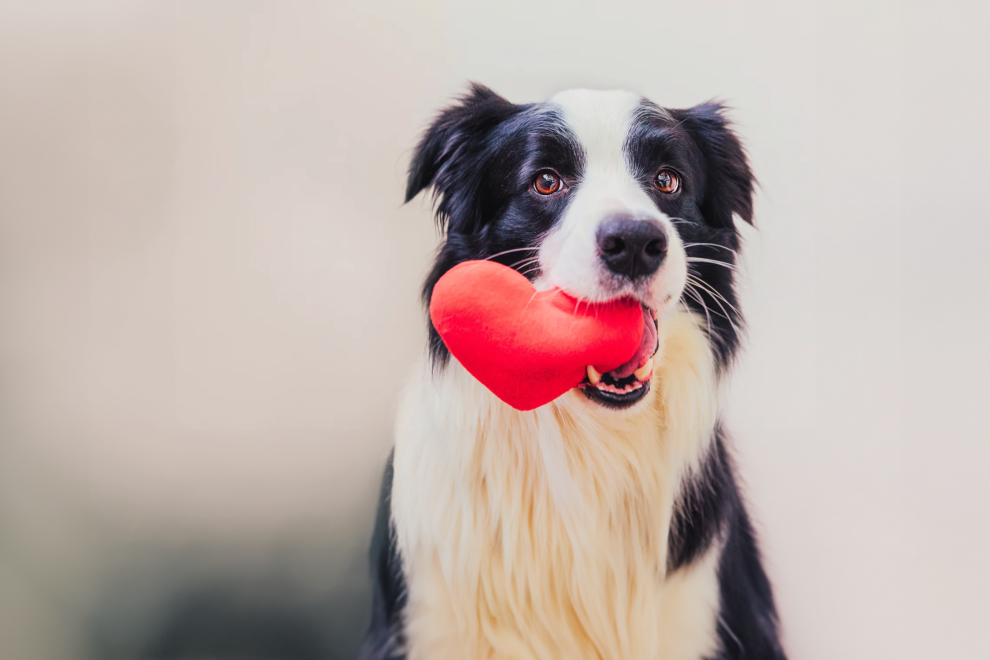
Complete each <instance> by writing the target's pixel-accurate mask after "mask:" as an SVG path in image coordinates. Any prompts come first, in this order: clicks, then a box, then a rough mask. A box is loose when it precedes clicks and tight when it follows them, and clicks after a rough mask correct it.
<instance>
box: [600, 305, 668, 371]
mask: <svg viewBox="0 0 990 660" xmlns="http://www.w3.org/2000/svg"><path fill="white" fill-rule="evenodd" d="M656 348H657V326H656V325H654V323H653V317H652V316H650V313H649V312H648V311H646V308H645V307H644V308H643V340H642V341H641V342H640V343H639V350H638V351H636V355H634V356H632V359H630V360H629V362H626V363H625V364H624V365H622V366H621V367H619V368H618V369H613V370H612V371H611V372H610V373H611V374H612V377H613V378H615V379H616V380H618V379H620V378H628V377H629V376H631V375H632V373H633V372H634V371H636V370H637V369H639V368H640V367H641V366H643V365H644V364H646V361H647V360H648V359H649V358H650V356H651V355H653V352H654V351H656Z"/></svg>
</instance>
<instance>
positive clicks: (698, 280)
mask: <svg viewBox="0 0 990 660" xmlns="http://www.w3.org/2000/svg"><path fill="white" fill-rule="evenodd" d="M687 275H688V277H689V278H690V279H691V280H693V281H694V282H695V283H697V284H700V285H701V286H703V287H705V289H707V290H708V291H710V292H711V294H712V296H713V297H715V298H718V299H721V300H722V302H724V303H725V304H726V305H728V306H729V308H730V309H731V310H732V311H733V312H735V313H736V316H739V317H742V312H740V311H739V310H738V309H737V308H736V307H735V306H733V304H732V303H730V302H729V301H728V300H726V299H725V296H723V295H722V294H721V293H719V292H718V291H716V290H715V288H714V287H712V285H710V284H708V282H705V281H704V280H702V279H701V278H700V277H699V276H698V274H697V273H692V272H691V271H690V270H689V271H688V274H687ZM716 302H717V301H716Z"/></svg>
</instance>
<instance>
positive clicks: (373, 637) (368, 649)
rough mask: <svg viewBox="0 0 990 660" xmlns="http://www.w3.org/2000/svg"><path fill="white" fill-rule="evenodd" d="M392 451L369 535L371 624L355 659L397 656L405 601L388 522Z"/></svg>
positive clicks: (397, 658)
mask: <svg viewBox="0 0 990 660" xmlns="http://www.w3.org/2000/svg"><path fill="white" fill-rule="evenodd" d="M392 456H393V455H392V454H389V457H388V462H387V463H386V465H385V473H384V474H383V475H382V488H381V494H380V496H379V499H378V513H377V515H376V519H375V530H374V532H373V534H372V538H371V550H370V552H369V559H370V560H371V580H372V590H373V591H372V613H371V626H370V627H369V629H368V633H367V635H366V636H365V640H364V644H363V645H362V647H361V653H360V654H359V656H358V657H359V660H401V659H402V658H403V654H402V652H401V647H402V639H401V637H402V631H401V615H402V609H403V607H405V602H406V581H405V576H404V575H403V572H402V562H401V559H400V557H399V551H398V548H397V547H396V543H395V533H394V530H393V526H392V475H393V468H392Z"/></svg>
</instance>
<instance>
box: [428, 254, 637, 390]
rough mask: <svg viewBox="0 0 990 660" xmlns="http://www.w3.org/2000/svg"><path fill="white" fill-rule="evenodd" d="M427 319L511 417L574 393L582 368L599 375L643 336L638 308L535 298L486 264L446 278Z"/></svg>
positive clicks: (563, 296)
mask: <svg viewBox="0 0 990 660" xmlns="http://www.w3.org/2000/svg"><path fill="white" fill-rule="evenodd" d="M430 319H431V320H432V321H433V326H434V327H435V328H436V330H437V332H438V333H439V334H440V337H441V338H442V339H443V342H444V344H446V346H447V348H448V349H449V350H450V352H451V354H453V356H454V357H455V358H457V360H458V361H459V362H460V363H461V364H462V365H463V366H464V368H465V369H467V370H468V371H469V372H470V373H471V375H473V376H474V377H475V378H477V379H478V381H480V382H481V383H482V384H484V385H485V386H486V387H487V388H488V389H489V390H491V391H492V393H493V394H495V396H497V397H498V398H500V399H501V400H502V401H505V402H506V403H507V404H509V405H510V406H512V407H513V408H516V409H517V410H532V409H533V408H538V407H539V406H542V405H544V404H546V403H549V402H550V401H553V400H554V399H556V398H557V397H558V396H560V395H561V394H564V393H565V392H567V390H569V389H571V388H573V387H577V386H578V385H579V384H580V383H581V381H582V380H584V376H585V373H587V367H588V365H591V366H593V367H595V368H596V369H597V370H598V372H599V373H606V372H608V371H611V370H613V369H616V368H618V367H619V366H621V365H623V364H625V363H626V362H628V361H629V360H630V359H631V358H632V357H633V356H634V355H635V354H636V352H637V349H639V346H640V342H641V340H642V339H643V334H644V324H643V310H642V307H641V305H640V304H639V303H638V302H635V301H633V300H630V299H622V300H618V301H614V302H609V303H604V304H591V303H588V302H585V301H579V300H577V299H575V298H573V297H572V296H570V295H568V294H567V293H565V292H564V291H562V290H561V289H551V290H548V291H537V290H536V289H535V288H534V287H533V285H532V283H531V282H530V281H529V280H528V279H526V277H525V276H523V275H522V274H520V273H519V272H517V271H515V270H513V269H511V268H509V267H507V266H503V265H502V264H498V263H495V262H493V261H466V262H464V263H461V264H458V265H457V266H455V267H453V268H451V269H450V270H449V271H447V273H446V274H444V275H443V277H441V278H440V280H439V281H438V282H437V283H436V286H435V287H434V289H433V296H432V297H431V299H430ZM653 341H654V342H655V341H656V340H655V338H653Z"/></svg>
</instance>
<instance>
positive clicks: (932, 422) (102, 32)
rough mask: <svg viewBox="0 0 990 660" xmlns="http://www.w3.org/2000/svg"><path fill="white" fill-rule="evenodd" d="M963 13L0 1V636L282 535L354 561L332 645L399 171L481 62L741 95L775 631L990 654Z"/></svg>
mask: <svg viewBox="0 0 990 660" xmlns="http://www.w3.org/2000/svg"><path fill="white" fill-rule="evenodd" d="M988 34H990V3H987V2H965V3H964V2H954V3H932V2H927V3H922V2H916V3H908V2H890V3H878V2H804V3H783V2H760V3H744V2H711V3H687V2H669V3H668V2H643V3H631V2H612V3H579V2H556V1H555V0H545V1H544V2H540V3H524V2H515V1H513V2H501V3H495V4H493V5H491V6H482V5H481V4H474V3H455V2H449V3H443V2H428V3H417V2H403V1H385V2H381V1H380V2H373V3H357V2H354V3H349V4H344V3H334V2H331V3H325V2H324V3H318V2H304V1H298V2H274V1H273V2H257V1H250V2H249V1H246V0H237V1H234V0H230V1H227V2H215V1H198V2H151V3H136V2H129V1H124V0H120V1H116V2H112V1H109V0H101V1H99V2H89V3H86V4H82V3H74V2H67V3H51V2H35V1H30V2H29V1H26V0H24V1H20V2H18V1H17V0H4V1H3V2H0V657H3V658H5V659H6V658H10V659H11V660H13V659H15V658H16V659H18V660H20V659H24V660H34V659H35V658H37V659H39V660H48V659H57V658H75V657H84V656H86V655H87V654H94V653H95V654H96V655H100V651H99V650H97V651H93V650H92V649H93V648H97V649H99V648H105V649H109V648H114V649H117V651H116V652H119V653H126V652H127V651H126V649H128V648H131V647H133V648H139V647H141V645H142V644H143V643H144V642H142V641H141V635H145V634H151V633H149V632H148V631H149V630H152V629H154V627H155V625H157V624H156V623H155V621H157V620H158V619H156V617H161V616H164V615H162V611H164V609H167V608H166V606H165V605H164V604H163V603H165V602H166V601H167V600H168V598H170V597H171V596H170V594H171V591H169V589H171V588H172V586H174V585H176V584H179V583H183V584H186V583H188V584H190V585H193V586H195V585H197V584H202V583H203V582H205V581H209V580H213V579H220V578H218V577H217V576H221V577H222V578H223V579H229V580H230V581H233V582H237V581H238V580H246V581H248V582H252V581H258V580H260V581H261V582H265V581H266V580H268V579H269V578H268V577H265V578H264V579H262V578H259V577H258V575H260V574H261V573H264V574H265V575H269V574H271V573H272V572H274V573H276V574H277V575H278V576H281V577H277V578H273V579H274V580H275V582H277V583H278V584H279V585H282V587H284V588H285V589H287V590H290V591H293V593H296V594H297V596H294V597H293V598H295V599H296V600H295V601H293V602H296V601H299V602H305V603H310V602H319V603H323V604H324V605H325V604H326V603H328V602H330V601H333V600H334V599H335V598H336V599H338V601H339V599H340V598H341V596H340V594H347V596H346V599H345V600H346V602H348V603H350V604H352V605H353V607H352V608H345V609H344V610H340V608H337V609H334V608H333V606H331V605H326V607H327V608H328V609H327V610H326V611H327V612H330V614H328V615H327V622H326V625H327V626H328V629H332V631H333V634H332V635H331V637H330V638H328V639H332V640H334V641H331V642H325V643H328V644H331V645H334V646H335V649H331V650H332V651H334V650H335V651H336V652H338V653H340V654H341V655H340V657H343V656H344V655H345V654H346V653H348V652H350V650H352V649H353V645H354V643H355V640H356V639H357V636H358V635H359V633H360V627H361V626H362V625H363V623H364V622H365V621H366V614H365V613H364V610H365V608H366V606H367V596H366V593H365V589H366V584H365V582H364V580H365V577H364V571H365V570H366V564H365V563H364V560H363V555H362V553H363V548H364V545H365V544H366V541H367V538H368V535H369V534H370V528H371V522H372V521H371V516H372V511H373V498H374V495H375V491H376V488H377V480H378V478H379V473H380V470H381V467H382V464H383V460H384V458H385V456H386V455H387V453H388V449H389V445H390V434H391V424H392V417H393V412H394V409H395V406H396V402H397V398H398V395H399V392H400V389H401V387H402V384H403V381H404V379H405V376H406V373H407V372H408V370H409V368H410V366H411V364H412V361H413V360H414V359H415V358H416V357H417V355H418V353H419V351H421V350H422V347H423V341H424V336H425V332H424V329H425V328H424V316H423V312H422V310H421V307H420V304H419V299H418V295H419V288H420V283H421V280H422V277H423V275H424V274H425V271H426V269H427V266H428V263H429V260H430V258H431V254H432V252H433V250H434V249H435V246H436V245H437V240H438V239H437V236H436V233H435V231H434V228H433V223H432V220H431V218H430V208H429V203H428V201H427V200H425V199H423V198H420V199H417V200H415V201H413V202H412V203H411V204H408V205H405V206H403V205H402V196H403V189H404V174H405V169H406V166H407V163H408V159H409V156H410V153H411V150H412V148H413V147H414V145H415V144H416V141H417V140H418V137H419V134H420V132H421V131H422V130H423V129H424V128H425V127H426V125H427V124H428V122H429V120H430V118H431V116H432V114H433V113H435V112H436V110H437V109H438V108H440V107H442V106H443V105H444V104H445V103H447V102H449V100H450V99H451V97H453V96H455V95H457V94H459V93H461V92H463V91H464V89H465V87H466V84H467V81H469V80H476V81H479V82H482V83H484V84H486V85H488V86H490V87H492V88H493V89H495V90H496V91H498V92H499V93H501V94H502V95H504V96H506V97H507V98H509V99H510V100H513V101H517V102H528V101H537V100H542V99H544V98H546V97H548V96H550V95H551V94H553V93H554V92H556V91H558V90H561V89H564V88H569V87H576V86H581V87H593V88H626V89H631V90H634V91H636V92H639V93H642V94H644V95H645V96H648V97H649V98H651V99H653V100H654V101H656V102H658V103H660V104H662V105H666V106H670V107H683V106H689V105H692V104H695V103H699V102H702V101H704V100H707V99H710V98H713V97H717V98H720V99H723V100H725V101H727V102H728V103H729V104H730V105H731V106H732V107H733V108H734V111H733V113H732V115H733V117H734V118H735V120H736V122H737V126H738V130H739V131H740V133H741V135H742V137H743V139H744V142H745V144H746V145H747V147H748V152H749V154H750V157H751V161H752V166H753V168H754V170H755V172H756V174H757V177H758V178H759V180H760V188H759V191H758V193H757V199H756V218H757V225H758V228H757V229H756V230H751V231H747V232H746V233H745V236H746V240H747V254H746V264H747V268H746V277H745V282H744V287H745V311H746V313H747V316H748V319H749V328H750V332H749V341H748V345H747V350H746V351H745V353H744V354H743V356H742V358H741V360H740V362H739V365H738V368H737V369H736V372H735V376H734V378H733V380H732V382H731V387H730V388H729V390H728V394H727V411H726V413H725V415H726V418H727V420H728V426H729V428H730V429H731V431H732V435H733V436H734V438H735V442H736V447H737V450H738V451H737V453H738V462H739V465H740V468H741V471H742V475H743V478H744V480H745V482H746V484H747V491H748V495H749V500H750V502H751V507H752V511H753V513H754V516H755V518H756V520H757V521H758V527H759V530H760V532H761V534H762V539H763V547H764V552H765V556H766V561H767V566H768V568H769V571H770V573H771V576H772V579H773V581H774V583H775V585H776V590H777V596H778V601H779V607H780V610H781V617H782V620H783V627H784V630H785V635H786V643H787V646H788V648H789V649H790V651H791V654H792V656H793V657H794V658H805V659H809V660H813V659H816V658H821V659H826V658H829V659H831V658H844V659H855V658H863V659H866V658H871V659H872V658H894V657H897V658H933V657H965V658H977V657H990V642H988V641H987V635H986V626H987V622H988V621H990V605H988V600H987V597H986V594H987V593H988V592H990V569H988V562H987V558H988V557H990V510H988V509H990V507H988V504H990V486H988V480H987V477H986V476H985V475H986V472H987V465H988V462H990V449H988V445H990V432H988V425H987V422H986V419H987V412H986V407H987V404H986V402H987V401H988V399H990V387H988V384H987V383H988V381H987V378H986V374H987V369H988V368H990V364H988V362H990V360H988V345H990V342H988V341H987V329H986V328H987V327H988V324H990V312H988V302H990V296H988V294H987V287H988V285H990V267H988V260H987V258H986V256H985V255H986V253H987V246H988V240H990V212H988V205H987V202H986V192H987V181H988V179H990V165H988V159H987V153H988V147H990V129H988V125H990V122H988V120H987V117H988V116H990V71H988V68H990V38H988V36H987V35H988ZM273 567H274V568H273ZM266 584H267V582H266ZM285 585H290V586H289V587H286V586H285ZM282 587H280V588H282ZM290 587H291V588H290ZM307 589H309V590H310V591H309V592H307ZM262 591H264V589H262ZM300 592H305V593H304V596H298V593H300ZM310 592H311V593H310ZM264 593H268V592H264ZM306 593H309V595H308V596H307V595H305V594H306ZM334 594H337V595H334ZM307 598H308V599H309V600H307ZM324 605H320V607H323V606H324ZM321 611H322V610H321ZM331 619H333V620H332V621H331ZM94 630H95V631H96V632H94ZM94 639H95V640H96V641H94ZM128 644H131V645H132V646H128ZM94 645H95V646H94ZM101 645H102V646H101ZM121 649H125V650H121ZM106 657H109V651H107V656H106Z"/></svg>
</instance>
